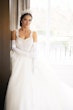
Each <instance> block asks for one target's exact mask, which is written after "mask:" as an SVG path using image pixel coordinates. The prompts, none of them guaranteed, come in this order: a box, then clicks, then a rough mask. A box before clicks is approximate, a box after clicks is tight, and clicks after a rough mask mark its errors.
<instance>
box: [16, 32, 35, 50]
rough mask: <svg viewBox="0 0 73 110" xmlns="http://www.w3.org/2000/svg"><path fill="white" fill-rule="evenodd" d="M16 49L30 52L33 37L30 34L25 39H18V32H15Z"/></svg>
mask: <svg viewBox="0 0 73 110" xmlns="http://www.w3.org/2000/svg"><path fill="white" fill-rule="evenodd" d="M16 36H17V38H16V47H17V48H19V49H21V50H22V51H26V52H30V51H31V50H32V45H33V37H32V32H31V34H30V36H29V37H28V38H26V39H24V38H21V37H19V31H18V30H17V31H16Z"/></svg>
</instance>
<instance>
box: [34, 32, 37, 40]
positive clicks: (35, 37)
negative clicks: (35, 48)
mask: <svg viewBox="0 0 73 110" xmlns="http://www.w3.org/2000/svg"><path fill="white" fill-rule="evenodd" d="M33 42H37V33H36V32H33Z"/></svg>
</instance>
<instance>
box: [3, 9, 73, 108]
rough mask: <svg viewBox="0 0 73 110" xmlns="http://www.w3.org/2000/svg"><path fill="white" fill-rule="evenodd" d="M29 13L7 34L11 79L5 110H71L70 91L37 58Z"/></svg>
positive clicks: (24, 14) (36, 48) (72, 94)
mask: <svg viewBox="0 0 73 110" xmlns="http://www.w3.org/2000/svg"><path fill="white" fill-rule="evenodd" d="M31 21H32V14H31V12H30V11H28V10H26V11H24V13H23V14H22V15H21V18H20V26H21V28H20V29H18V30H14V31H12V32H11V40H12V49H11V51H10V58H11V59H10V60H11V76H10V80H9V84H8V89H7V93H6V99H5V108H4V109H5V110H73V88H70V87H69V86H68V85H66V84H65V83H63V82H62V81H60V80H59V79H58V78H57V77H56V76H55V75H54V72H53V71H52V69H50V65H49V63H48V61H47V60H46V59H45V60H41V59H39V58H38V48H39V43H38V40H37V33H36V32H34V31H32V30H31V29H30V24H31Z"/></svg>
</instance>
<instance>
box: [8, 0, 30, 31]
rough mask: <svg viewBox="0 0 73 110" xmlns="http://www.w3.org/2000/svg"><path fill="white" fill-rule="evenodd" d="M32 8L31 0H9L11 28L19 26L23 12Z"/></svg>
mask: <svg viewBox="0 0 73 110" xmlns="http://www.w3.org/2000/svg"><path fill="white" fill-rule="evenodd" d="M29 8H30V0H9V14H10V30H11V31H12V30H14V29H17V28H19V23H20V22H19V21H20V15H21V12H22V11H23V10H25V9H29Z"/></svg>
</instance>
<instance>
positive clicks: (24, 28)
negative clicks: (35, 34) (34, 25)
mask: <svg viewBox="0 0 73 110" xmlns="http://www.w3.org/2000/svg"><path fill="white" fill-rule="evenodd" d="M21 29H22V31H27V30H29V27H21Z"/></svg>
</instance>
